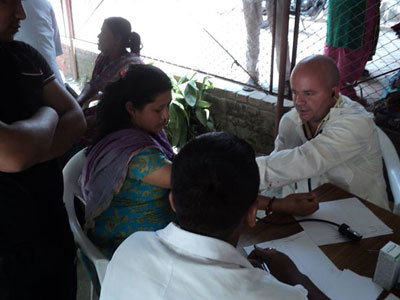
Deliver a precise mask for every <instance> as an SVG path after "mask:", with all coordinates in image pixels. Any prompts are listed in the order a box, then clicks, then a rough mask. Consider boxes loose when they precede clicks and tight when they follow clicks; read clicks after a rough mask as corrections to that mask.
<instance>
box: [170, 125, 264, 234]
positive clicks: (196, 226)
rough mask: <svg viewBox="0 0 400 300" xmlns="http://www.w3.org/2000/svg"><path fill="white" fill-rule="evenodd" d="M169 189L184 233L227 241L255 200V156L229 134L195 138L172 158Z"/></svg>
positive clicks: (257, 185) (247, 145) (246, 145)
mask: <svg viewBox="0 0 400 300" xmlns="http://www.w3.org/2000/svg"><path fill="white" fill-rule="evenodd" d="M171 184H172V196H173V200H174V203H175V207H176V215H177V219H178V223H179V225H180V226H181V227H182V228H183V229H185V230H188V231H191V232H195V233H198V234H202V235H207V236H211V237H215V238H220V239H223V238H226V237H228V236H229V235H230V234H231V233H233V231H234V230H235V229H236V228H237V226H238V225H239V224H240V222H241V220H242V218H243V216H244V215H245V214H246V213H247V211H248V209H249V208H250V206H251V204H253V203H254V202H255V201H256V198H257V193H258V188H259V184H260V176H259V173H258V167H257V164H256V161H255V154H254V150H253V149H252V147H251V146H250V145H249V144H248V143H247V142H245V141H244V140H242V139H240V138H238V137H236V136H234V135H232V134H229V133H224V132H214V133H207V134H203V135H201V136H198V137H197V138H195V139H193V140H192V141H190V142H189V143H187V144H186V145H185V146H184V147H183V148H182V150H181V151H180V152H179V153H178V155H177V156H176V157H175V159H174V162H173V165H172V177H171Z"/></svg>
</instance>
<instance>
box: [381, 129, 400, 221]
mask: <svg viewBox="0 0 400 300" xmlns="http://www.w3.org/2000/svg"><path fill="white" fill-rule="evenodd" d="M378 137H379V144H380V147H381V152H382V156H383V160H384V162H385V166H386V170H387V176H388V179H389V184H390V189H391V190H392V195H393V200H394V206H393V213H395V214H396V215H400V160H399V155H398V154H397V151H396V148H395V147H394V145H393V143H392V141H391V140H390V139H389V137H388V136H387V135H386V133H385V132H383V131H382V129H380V128H378Z"/></svg>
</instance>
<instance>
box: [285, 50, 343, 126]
mask: <svg viewBox="0 0 400 300" xmlns="http://www.w3.org/2000/svg"><path fill="white" fill-rule="evenodd" d="M290 83H291V88H292V93H293V103H294V105H295V107H296V110H297V112H298V114H299V117H300V119H301V120H302V121H303V122H304V123H308V124H309V125H310V127H311V129H312V130H313V129H316V128H317V127H318V125H319V123H320V122H321V121H322V119H324V117H325V116H326V115H327V114H328V113H329V111H330V109H331V108H332V107H333V106H334V105H335V103H336V101H337V99H338V97H339V71H338V68H337V67H336V64H335V62H334V61H333V60H332V59H330V58H329V57H327V56H324V55H313V56H309V57H307V58H305V59H303V60H302V61H300V62H299V63H298V64H297V65H296V67H295V68H294V69H293V72H292V76H291V78H290Z"/></svg>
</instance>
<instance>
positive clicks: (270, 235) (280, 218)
mask: <svg viewBox="0 0 400 300" xmlns="http://www.w3.org/2000/svg"><path fill="white" fill-rule="evenodd" d="M315 192H316V193H317V195H318V197H319V199H320V201H321V202H325V201H333V200H338V199H343V198H349V197H355V196H354V195H352V194H350V193H349V192H346V191H344V190H342V189H340V188H338V187H336V186H334V185H332V184H324V185H322V186H320V187H318V188H317V189H315ZM357 198H358V197H357ZM358 199H360V198H358ZM360 200H361V202H363V203H364V204H365V205H366V206H367V207H368V208H369V209H370V210H371V211H372V212H373V213H374V214H375V215H376V216H377V217H378V218H379V219H381V220H382V221H383V222H384V223H385V224H386V225H387V226H389V227H390V228H391V229H393V232H394V233H393V234H390V235H383V236H378V237H373V238H367V239H362V240H361V241H359V242H345V243H339V244H332V245H325V246H320V249H321V250H322V251H323V252H324V253H325V255H326V256H328V257H329V259H330V260H331V261H332V262H333V263H334V264H335V265H336V267H338V268H339V269H340V270H343V269H345V268H346V269H350V270H352V271H353V272H355V273H357V274H359V275H362V276H368V277H373V275H374V271H375V266H376V261H377V259H378V252H379V249H380V248H382V247H383V246H384V245H385V244H386V243H387V242H388V241H393V242H395V243H396V244H399V245H400V216H398V215H395V214H393V213H391V212H389V211H387V210H385V209H383V208H380V207H378V206H376V205H374V204H372V203H370V202H367V201H365V200H362V199H360ZM268 220H271V221H275V222H286V221H291V220H294V218H293V217H292V216H285V215H280V214H272V215H271V216H269V217H268ZM302 230H303V229H302V227H301V226H300V225H299V224H293V225H286V226H278V225H269V224H265V223H262V222H257V225H256V226H255V227H254V228H248V229H247V230H246V231H245V232H244V233H243V235H242V236H241V238H240V240H239V246H240V247H245V246H249V245H253V244H256V243H260V242H265V241H269V240H274V239H279V238H283V237H287V236H290V235H293V234H295V233H298V232H300V231H302ZM391 292H393V293H394V294H396V295H397V296H400V290H395V289H393V290H392V291H391ZM387 294H388V293H387V292H383V293H382V294H381V296H380V297H379V298H378V299H384V297H385V296H386V295H387Z"/></svg>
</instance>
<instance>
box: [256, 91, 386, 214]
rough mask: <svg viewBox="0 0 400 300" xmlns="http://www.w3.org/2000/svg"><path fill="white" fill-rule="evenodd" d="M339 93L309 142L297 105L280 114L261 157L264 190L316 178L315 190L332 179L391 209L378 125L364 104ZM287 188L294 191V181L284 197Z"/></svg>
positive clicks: (259, 160) (355, 192) (261, 187)
mask: <svg viewBox="0 0 400 300" xmlns="http://www.w3.org/2000/svg"><path fill="white" fill-rule="evenodd" d="M341 97H342V99H343V101H342V103H341V104H340V105H339V106H338V107H336V108H331V110H330V117H329V119H328V121H327V122H326V123H325V125H324V126H323V128H322V132H321V133H320V134H318V135H317V136H316V137H314V138H312V139H311V140H307V138H306V136H305V134H304V131H303V128H302V122H301V119H300V117H299V115H298V113H297V111H296V109H295V108H293V109H292V110H291V111H289V112H288V113H286V114H285V115H284V116H283V117H282V119H281V122H280V124H279V135H278V136H277V138H276V140H275V149H274V151H273V152H272V153H271V154H270V155H268V156H263V157H258V158H257V164H258V167H259V170H260V176H261V184H260V189H262V190H263V189H273V188H277V187H283V186H286V187H288V186H287V185H290V184H292V183H294V182H297V181H301V180H303V179H307V178H312V188H315V187H316V186H319V185H321V184H323V183H327V182H330V183H332V184H334V185H336V186H338V187H340V188H342V189H344V190H346V191H348V192H350V193H353V194H354V195H356V196H359V197H361V198H363V199H366V200H368V201H370V202H372V203H374V204H376V205H379V206H381V207H383V208H386V209H388V208H389V206H388V200H387V195H386V184H385V180H384V177H383V163H382V155H381V151H380V146H379V140H378V133H377V130H376V125H375V123H374V121H373V119H372V116H371V114H369V113H368V112H367V111H366V110H365V109H364V108H363V107H362V106H361V105H360V104H358V103H357V102H355V101H352V100H350V99H349V98H347V97H345V96H341ZM297 186H307V185H304V183H303V184H299V185H297ZM289 191H290V192H295V189H294V188H293V185H291V186H290V189H288V188H286V192H284V194H283V196H285V195H286V194H288V193H289ZM297 192H308V190H304V189H302V190H297Z"/></svg>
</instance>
